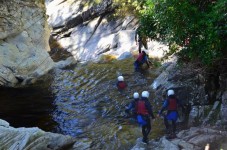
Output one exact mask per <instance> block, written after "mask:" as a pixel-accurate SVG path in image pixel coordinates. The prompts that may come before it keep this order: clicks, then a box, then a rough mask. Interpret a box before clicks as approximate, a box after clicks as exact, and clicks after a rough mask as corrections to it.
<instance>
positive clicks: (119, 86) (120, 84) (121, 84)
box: [118, 81, 126, 90]
mask: <svg viewBox="0 0 227 150" xmlns="http://www.w3.org/2000/svg"><path fill="white" fill-rule="evenodd" d="M118 88H119V89H122V90H123V89H124V88H126V84H125V82H123V81H120V82H118Z"/></svg>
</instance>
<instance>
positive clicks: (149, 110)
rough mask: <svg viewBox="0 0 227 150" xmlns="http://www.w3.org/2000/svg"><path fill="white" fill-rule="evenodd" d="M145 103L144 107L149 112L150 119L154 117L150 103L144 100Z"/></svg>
mask: <svg viewBox="0 0 227 150" xmlns="http://www.w3.org/2000/svg"><path fill="white" fill-rule="evenodd" d="M145 105H146V108H147V110H148V112H149V114H150V115H151V117H152V119H154V118H155V117H154V113H153V110H152V106H151V103H150V102H149V101H145Z"/></svg>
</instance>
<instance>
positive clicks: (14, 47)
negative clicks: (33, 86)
mask: <svg viewBox="0 0 227 150" xmlns="http://www.w3.org/2000/svg"><path fill="white" fill-rule="evenodd" d="M49 34H50V32H49V28H48V26H47V22H46V15H45V7H44V5H43V4H41V3H40V2H38V3H37V1H29V2H25V1H21V0H10V1H7V0H2V1H0V86H8V87H15V86H20V85H25V84H30V83H33V82H35V80H36V79H37V78H38V77H40V76H42V75H44V74H45V73H47V72H48V71H49V70H50V69H52V67H53V66H54V63H53V61H52V59H51V58H50V57H49V54H48V53H47V51H48V50H49V44H48V40H49Z"/></svg>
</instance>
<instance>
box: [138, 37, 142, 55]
mask: <svg viewBox="0 0 227 150" xmlns="http://www.w3.org/2000/svg"><path fill="white" fill-rule="evenodd" d="M138 44H139V53H141V48H142V41H141V40H139V41H138Z"/></svg>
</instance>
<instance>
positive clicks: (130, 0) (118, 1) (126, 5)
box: [113, 0, 146, 16]
mask: <svg viewBox="0 0 227 150" xmlns="http://www.w3.org/2000/svg"><path fill="white" fill-rule="evenodd" d="M145 2H146V0H113V5H114V7H116V8H117V9H116V12H115V15H116V16H127V15H135V16H137V15H138V14H139V11H140V10H141V9H143V7H144V4H145Z"/></svg>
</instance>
